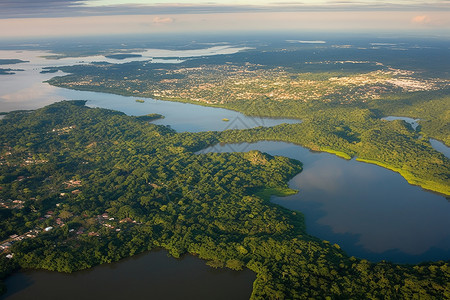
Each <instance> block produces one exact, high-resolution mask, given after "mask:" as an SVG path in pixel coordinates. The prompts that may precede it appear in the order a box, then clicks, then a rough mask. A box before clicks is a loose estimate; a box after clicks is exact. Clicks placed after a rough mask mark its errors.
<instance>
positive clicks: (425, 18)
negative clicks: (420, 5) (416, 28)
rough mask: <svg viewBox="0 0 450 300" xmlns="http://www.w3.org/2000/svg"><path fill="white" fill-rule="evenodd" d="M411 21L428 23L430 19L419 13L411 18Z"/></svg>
mask: <svg viewBox="0 0 450 300" xmlns="http://www.w3.org/2000/svg"><path fill="white" fill-rule="evenodd" d="M411 21H412V22H413V23H416V24H428V23H430V22H431V19H430V17H429V16H427V15H419V16H415V17H414V18H412V20H411Z"/></svg>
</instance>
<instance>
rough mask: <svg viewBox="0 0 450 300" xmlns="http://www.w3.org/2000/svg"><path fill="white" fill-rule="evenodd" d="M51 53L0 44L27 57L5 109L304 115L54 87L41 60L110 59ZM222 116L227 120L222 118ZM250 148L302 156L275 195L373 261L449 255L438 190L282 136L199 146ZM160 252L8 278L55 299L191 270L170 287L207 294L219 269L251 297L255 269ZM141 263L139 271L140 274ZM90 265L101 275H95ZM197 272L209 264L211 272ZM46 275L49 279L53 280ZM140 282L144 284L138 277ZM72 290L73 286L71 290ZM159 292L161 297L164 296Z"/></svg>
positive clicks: (184, 126)
mask: <svg viewBox="0 0 450 300" xmlns="http://www.w3.org/2000/svg"><path fill="white" fill-rule="evenodd" d="M152 50H153V51H154V52H152ZM239 50H242V49H241V48H232V47H224V48H220V49H217V48H215V47H213V48H208V49H203V51H198V52H196V53H195V55H215V54H220V53H222V52H223V53H233V51H234V52H237V51H239ZM152 53H154V55H152ZM156 53H157V54H158V55H157V56H158V57H163V56H167V57H169V56H172V55H169V54H167V53H166V54H164V53H165V52H164V51H159V52H158V51H156V50H155V49H150V50H148V51H146V52H145V55H146V56H145V57H146V58H147V59H148V58H149V57H154V56H156ZM161 53H163V54H161ZM48 54H49V53H48V52H36V51H0V58H19V59H23V60H27V61H30V62H27V63H19V64H15V65H3V66H0V67H2V68H12V69H23V70H24V71H19V72H17V73H16V74H14V75H0V111H11V110H16V109H35V108H38V107H42V106H44V105H47V104H50V103H53V102H56V101H61V100H63V99H82V100H88V105H89V106H92V107H104V108H109V109H115V110H119V111H123V112H125V113H127V114H129V115H144V114H148V113H160V114H162V115H164V116H165V119H162V120H157V121H155V122H154V123H156V124H162V125H169V126H171V127H172V128H174V129H175V130H177V131H193V132H198V131H206V130H226V129H231V128H233V129H241V128H251V127H257V126H274V125H277V124H281V123H295V122H299V121H298V120H287V119H271V118H252V117H248V116H245V115H243V114H240V113H238V112H234V111H230V110H226V109H220V108H211V107H205V106H197V105H192V104H184V103H176V102H167V101H159V100H153V99H145V98H142V99H145V101H144V103H138V102H136V101H135V100H136V98H135V97H124V96H119V95H112V94H104V93H96V92H84V91H74V90H68V89H62V88H57V87H53V86H50V85H48V84H47V83H44V81H45V80H48V79H50V78H51V77H53V76H55V75H62V74H63V73H61V72H58V73H57V74H42V73H40V71H41V70H42V68H43V67H46V66H59V65H71V64H77V63H87V62H90V61H98V60H102V61H106V59H105V58H104V57H84V58H66V59H60V60H56V59H44V58H42V57H41V56H44V55H48ZM177 56H178V57H180V59H181V58H183V56H185V57H187V56H190V55H189V53H182V52H178V53H177ZM126 61H127V60H125V61H120V62H126ZM177 61H180V60H177ZM177 61H173V60H169V61H166V62H167V63H174V62H177ZM115 62H117V61H115ZM158 62H164V58H159V60H158ZM225 118H226V119H229V120H230V121H229V122H224V121H223V119H225ZM432 143H434V142H432ZM437 147H439V145H438V146H437ZM444 147H445V145H444ZM251 149H255V150H260V151H263V152H267V153H269V154H272V155H283V156H287V157H290V158H295V159H298V160H300V161H302V162H303V164H304V170H303V172H302V173H300V174H298V175H297V176H295V177H294V178H293V179H292V180H291V181H290V182H289V185H290V187H292V188H294V189H296V190H299V193H298V194H297V195H293V196H289V197H285V198H279V197H273V202H275V203H277V204H279V205H282V206H285V207H287V208H290V209H293V210H298V211H301V212H302V213H303V214H304V215H305V219H306V225H307V231H308V232H309V233H310V234H312V235H315V236H317V237H319V238H322V239H324V240H329V241H331V242H333V243H337V244H339V245H340V246H341V248H342V249H344V250H345V251H346V252H347V253H348V254H349V255H354V256H357V257H361V258H366V259H369V260H373V261H379V260H383V259H385V260H391V261H394V262H400V263H417V262H420V261H427V260H440V259H443V260H448V259H450V230H449V228H450V218H449V216H450V203H449V201H448V200H447V199H446V198H445V197H443V196H442V195H438V194H434V193H431V192H427V191H424V190H423V189H421V188H420V187H417V186H412V185H409V184H408V183H407V182H406V180H405V179H404V178H403V177H401V176H400V175H399V174H397V173H395V172H392V171H390V170H387V169H384V168H381V167H378V166H375V165H370V164H365V163H361V162H357V161H355V160H350V161H346V160H344V159H341V158H339V157H337V156H335V155H332V154H328V153H316V152H311V151H309V150H308V149H305V148H303V147H300V146H297V145H293V144H288V143H283V142H269V141H264V142H258V143H254V144H248V143H243V144H234V145H215V146H213V147H211V148H209V149H205V150H204V151H202V152H203V153H205V152H209V151H213V152H234V151H249V150H251ZM436 149H437V148H436ZM443 149H444V148H443ZM438 150H439V149H438ZM444 150H445V149H444ZM447 151H448V148H447ZM447 155H448V154H447ZM161 253H164V252H156V254H155V252H150V253H147V254H144V255H140V256H137V257H136V258H131V259H127V260H123V261H121V262H119V263H116V264H112V265H107V266H99V267H96V268H94V269H93V270H91V271H86V272H78V273H75V274H72V275H66V274H58V273H51V272H41V271H32V272H27V271H22V272H19V273H17V274H15V275H13V276H11V277H10V278H9V279H8V280H7V281H6V282H7V285H8V287H9V288H10V292H9V293H8V294H7V299H32V298H30V297H29V296H30V295H40V296H34V297H35V298H36V297H37V298H36V299H40V298H41V297H42V298H46V299H52V298H49V295H47V294H45V290H46V289H54V288H58V285H61V286H66V289H65V290H64V291H62V292H61V294H60V295H61V296H62V297H64V298H67V299H75V298H77V299H78V298H79V297H81V296H79V294H77V293H76V291H75V290H76V289H77V287H78V286H83V287H86V288H89V289H90V290H95V291H96V292H95V293H97V294H98V295H99V297H100V296H101V297H106V298H110V299H111V297H112V296H111V295H115V296H117V294H115V293H116V292H117V290H116V289H114V288H104V286H105V285H108V286H109V287H111V286H114V285H115V283H114V282H116V283H117V284H118V282H120V283H121V284H125V285H126V286H128V287H129V289H131V290H135V289H137V290H136V291H135V292H136V293H142V294H141V295H143V293H149V294H150V295H151V294H152V291H153V292H154V293H156V294H155V295H157V293H158V288H162V289H164V288H165V291H164V292H165V293H166V292H167V291H170V289H171V288H170V286H173V284H172V283H176V284H177V286H179V283H180V282H181V281H182V280H185V279H186V278H184V277H188V278H190V279H189V280H188V283H186V284H185V286H182V287H180V288H179V290H178V291H173V292H174V293H175V294H174V296H173V297H172V298H171V299H179V298H177V297H179V295H183V293H188V292H187V291H189V290H190V289H197V288H194V287H193V286H192V284H193V283H194V282H196V281H198V282H201V283H202V284H199V286H201V288H200V287H199V289H205V290H206V291H205V292H204V294H192V295H195V296H193V297H194V298H196V299H211V298H215V299H220V296H218V295H217V294H213V293H214V291H219V290H221V289H220V288H219V287H218V286H219V285H220V284H218V283H210V282H209V281H208V280H212V281H214V280H216V279H217V280H218V282H222V283H221V284H222V287H224V289H223V290H224V292H223V293H224V294H223V295H226V297H225V298H226V299H230V298H233V299H238V298H239V297H238V296H237V295H240V297H243V298H248V297H249V295H250V293H251V282H252V281H253V280H254V277H252V276H253V275H252V274H251V272H249V271H246V272H232V271H229V270H225V271H220V272H217V273H215V271H214V270H211V269H209V268H207V267H206V266H205V265H204V262H202V261H200V260H198V259H196V258H194V257H190V256H188V257H186V258H185V259H183V260H181V261H177V260H174V259H168V258H167V257H166V255H165V254H164V255H163V254H161ZM203 268H206V269H207V270H206V269H203ZM141 269H142V270H141ZM144 269H145V270H144ZM155 270H158V272H156V273H157V274H156V273H155V274H154V275H152V274H153V273H154V271H155ZM170 270H173V274H175V275H173V274H172V273H170V274H172V275H170V274H169V275H167V276H166V277H164V276H161V273H166V272H169V271H170ZM152 272H153V273H152ZM202 272H203V273H202ZM204 272H206V273H204ZM135 273H136V274H140V275H139V276H138V277H134V276H135V275H133V274H135ZM93 274H94V275H95V278H94V277H92V276H93ZM110 274H115V275H110ZM176 274H182V275H176ZM192 274H194V275H192ZM201 274H207V276H206V275H201ZM111 276H116V277H111ZM136 276H137V275H136ZM202 276H203V277H202ZM164 278H165V279H164ZM226 278H228V279H226ZM144 281H145V282H146V283H144ZM163 281H164V283H162V282H163ZM174 281H176V282H174ZM50 282H52V284H51V286H52V287H49V284H50ZM167 282H168V283H167ZM135 283H139V284H137V285H135ZM240 284H243V285H244V286H240ZM233 289H236V290H238V291H240V292H239V293H238V294H236V295H235V294H232V290H233ZM108 290H109V291H108ZM39 291H41V292H39ZM39 293H41V294H39ZM110 293H113V294H110ZM55 295H56V293H55ZM71 295H74V296H73V297H72V298H68V297H71ZM77 295H78V296H77ZM108 295H110V296H108ZM177 295H178V296H177ZM186 295H187V294H186ZM155 297H156V298H158V296H155ZM165 298H167V297H165ZM225 298H223V299H225ZM55 299H56V298H55ZM114 299H117V297H115V298H114Z"/></svg>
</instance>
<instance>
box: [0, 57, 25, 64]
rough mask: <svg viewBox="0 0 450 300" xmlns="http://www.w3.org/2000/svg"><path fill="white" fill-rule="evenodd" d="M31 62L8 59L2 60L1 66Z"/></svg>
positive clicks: (0, 61)
mask: <svg viewBox="0 0 450 300" xmlns="http://www.w3.org/2000/svg"><path fill="white" fill-rule="evenodd" d="M26 62H29V61H28V60H21V59H15V58H12V59H6V58H0V65H15V64H20V63H26Z"/></svg>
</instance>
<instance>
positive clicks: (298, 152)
mask: <svg viewBox="0 0 450 300" xmlns="http://www.w3.org/2000/svg"><path fill="white" fill-rule="evenodd" d="M249 150H260V151H263V152H267V153H269V154H271V155H281V156H286V157H290V158H294V159H297V160H300V161H301V162H303V167H304V170H303V171H302V172H301V173H300V174H299V175H297V176H295V177H294V178H293V179H292V180H291V181H290V182H289V186H290V187H291V188H293V189H296V190H299V191H300V192H299V193H298V194H297V195H293V196H289V197H283V198H279V197H274V198H273V201H274V202H275V203H278V204H280V205H282V206H284V207H287V208H290V209H293V210H298V211H301V212H302V213H303V214H304V215H305V219H306V226H307V231H308V233H310V234H311V235H314V236H317V237H320V238H322V239H324V240H328V241H331V242H333V243H337V244H339V245H340V246H341V247H342V249H344V250H345V251H346V252H347V253H348V254H350V255H354V256H358V257H361V258H366V259H370V260H374V261H378V260H382V259H385V260H391V261H395V262H402V263H403V262H408V263H416V262H420V261H426V260H439V259H450V217H449V216H450V203H449V201H448V200H447V199H446V198H445V197H443V196H441V195H437V194H433V193H430V192H427V191H424V190H423V189H422V188H420V187H417V186H412V185H410V184H408V183H407V181H406V180H405V179H404V178H403V177H402V176H401V175H400V174H398V173H395V172H392V171H390V170H387V169H384V168H382V167H379V166H376V165H372V164H366V163H361V162H357V161H355V160H350V161H347V160H344V159H341V158H339V157H337V156H335V155H332V154H328V153H317V152H311V151H309V150H308V149H306V148H303V147H301V146H297V145H293V144H289V143H283V142H269V141H264V142H258V143H253V144H249V143H242V144H231V145H215V146H212V147H210V148H208V149H205V150H203V151H201V152H200V153H206V152H236V151H238V152H240V151H249Z"/></svg>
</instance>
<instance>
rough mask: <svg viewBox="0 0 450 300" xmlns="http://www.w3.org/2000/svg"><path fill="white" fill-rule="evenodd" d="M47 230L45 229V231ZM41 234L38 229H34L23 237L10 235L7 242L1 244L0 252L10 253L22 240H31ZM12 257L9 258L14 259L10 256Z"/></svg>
mask: <svg viewBox="0 0 450 300" xmlns="http://www.w3.org/2000/svg"><path fill="white" fill-rule="evenodd" d="M46 229H47V228H46ZM44 230H45V229H44ZM38 234H39V230H38V229H33V230H30V231H28V232H26V233H24V234H22V235H18V234H13V235H10V236H9V238H7V239H6V240H3V241H1V242H0V251H1V252H9V250H10V248H11V246H12V245H13V244H14V243H16V242H18V241H21V240H24V239H31V238H34V237H36V236H37V235H38ZM9 256H10V257H8V256H7V257H8V258H12V255H9Z"/></svg>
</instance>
